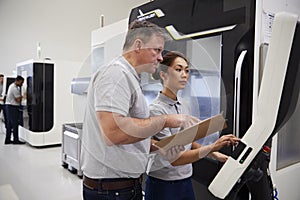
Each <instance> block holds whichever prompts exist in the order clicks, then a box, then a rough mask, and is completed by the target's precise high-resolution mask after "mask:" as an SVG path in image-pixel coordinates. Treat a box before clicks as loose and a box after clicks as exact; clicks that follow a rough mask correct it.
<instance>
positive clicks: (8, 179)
mask: <svg viewBox="0 0 300 200" xmlns="http://www.w3.org/2000/svg"><path fill="white" fill-rule="evenodd" d="M4 139H5V128H4V125H3V123H2V122H0V200H41V199H43V200H80V199H82V195H81V190H82V186H81V184H82V179H80V178H79V177H78V176H77V175H76V174H72V173H71V172H70V171H68V170H67V169H65V168H63V167H62V165H61V164H62V163H61V146H58V147H57V146H56V147H47V148H36V147H32V146H30V145H28V144H23V145H13V144H8V145H4Z"/></svg>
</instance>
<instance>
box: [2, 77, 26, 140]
mask: <svg viewBox="0 0 300 200" xmlns="http://www.w3.org/2000/svg"><path fill="white" fill-rule="evenodd" d="M23 82H24V78H23V77H22V76H17V77H16V79H15V82H14V83H12V84H10V86H9V87H8V91H7V95H6V101H5V108H6V117H7V123H6V138H5V142H4V144H25V142H22V141H20V140H19V132H18V126H19V124H20V114H21V110H20V109H21V102H22V94H21V87H22V85H23ZM11 132H13V141H12V140H11Z"/></svg>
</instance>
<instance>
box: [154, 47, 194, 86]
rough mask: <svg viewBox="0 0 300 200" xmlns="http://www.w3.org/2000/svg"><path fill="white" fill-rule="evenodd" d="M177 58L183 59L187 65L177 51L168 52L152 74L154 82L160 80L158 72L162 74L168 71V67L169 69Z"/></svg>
mask: <svg viewBox="0 0 300 200" xmlns="http://www.w3.org/2000/svg"><path fill="white" fill-rule="evenodd" d="M178 57H180V58H182V59H184V60H185V61H186V62H187V63H188V60H187V59H186V57H185V56H184V55H183V54H182V53H180V52H178V51H169V52H167V53H166V54H165V55H164V56H163V61H162V62H161V63H160V64H159V66H158V68H157V69H156V71H155V73H154V74H152V77H153V78H154V79H155V80H161V77H160V72H161V71H162V72H165V73H166V72H167V71H168V67H170V66H171V65H172V63H173V62H174V60H175V59H176V58H178ZM161 82H162V80H161Z"/></svg>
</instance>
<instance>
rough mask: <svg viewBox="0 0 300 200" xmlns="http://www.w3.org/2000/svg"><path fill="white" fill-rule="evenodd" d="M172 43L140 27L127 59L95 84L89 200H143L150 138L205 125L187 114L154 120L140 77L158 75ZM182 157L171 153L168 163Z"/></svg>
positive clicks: (129, 40)
mask: <svg viewBox="0 0 300 200" xmlns="http://www.w3.org/2000/svg"><path fill="white" fill-rule="evenodd" d="M166 38H167V36H166V33H165V32H164V29H161V28H159V27H158V26H156V25H154V24H152V23H150V22H147V21H134V22H133V23H132V24H131V25H130V27H129V30H128V32H127V35H126V39H125V44H124V46H123V53H122V55H121V56H119V57H117V58H116V59H114V60H113V61H112V62H111V63H109V64H108V65H105V66H104V67H101V68H100V69H98V71H97V72H96V73H95V74H94V75H93V77H92V78H91V81H90V85H89V88H88V96H87V102H88V104H87V107H86V113H85V118H84V123H83V130H82V134H81V144H82V147H81V166H82V171H83V175H84V177H83V198H84V199H85V200H91V199H103V198H104V199H116V198H118V197H119V198H120V199H131V200H141V199H142V188H141V175H142V174H143V173H144V172H145V171H146V167H147V162H148V153H149V150H150V137H151V136H152V135H154V134H156V133H158V132H159V131H160V130H162V129H163V128H165V127H170V128H177V127H183V128H184V127H187V126H189V125H191V124H192V123H195V122H196V121H199V120H198V119H196V118H194V117H192V116H189V115H181V114H172V115H161V116H156V117H150V116H149V109H148V106H147V103H146V100H145V97H144V96H143V94H142V90H141V85H140V74H141V73H142V72H147V73H154V72H155V70H156V67H157V65H158V63H160V62H161V61H162V51H163V49H164V43H165V40H166ZM173 150H174V151H173ZM178 152H179V151H178V149H176V148H175V149H171V151H170V152H167V157H168V155H172V154H173V155H176V154H177V153H178ZM171 157H172V156H171Z"/></svg>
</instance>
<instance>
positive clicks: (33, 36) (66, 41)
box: [0, 0, 148, 75]
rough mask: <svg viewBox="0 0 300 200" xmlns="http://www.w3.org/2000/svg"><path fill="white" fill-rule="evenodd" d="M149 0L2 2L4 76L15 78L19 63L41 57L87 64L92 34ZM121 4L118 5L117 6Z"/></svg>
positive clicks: (0, 61)
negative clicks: (102, 21)
mask: <svg viewBox="0 0 300 200" xmlns="http://www.w3.org/2000/svg"><path fill="white" fill-rule="evenodd" d="M146 2H148V1H145V0H142V1H140V0H130V1H128V0H127V1H124V0H110V1H105V0H76V1H74V0H51V1H46V0H21V1H20V0H0V73H4V74H6V75H12V74H13V70H15V66H16V63H19V62H22V61H24V60H28V59H31V58H36V57H37V53H36V45H37V42H40V43H41V47H42V53H41V57H42V58H44V57H50V58H51V59H52V60H54V61H57V60H64V61H69V62H83V61H84V60H85V59H86V58H87V57H88V56H89V53H90V50H91V32H92V31H93V30H95V29H97V28H98V27H99V26H100V16H101V15H104V16H105V20H104V24H105V25H108V24H111V23H113V22H116V21H119V20H121V19H123V18H126V17H128V16H129V13H130V10H131V8H133V7H136V6H138V5H141V4H144V3H146ZM116 5H118V6H116Z"/></svg>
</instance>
